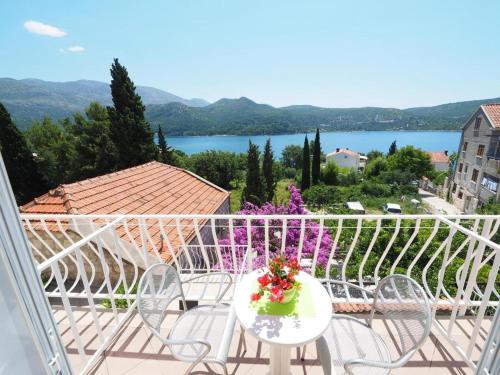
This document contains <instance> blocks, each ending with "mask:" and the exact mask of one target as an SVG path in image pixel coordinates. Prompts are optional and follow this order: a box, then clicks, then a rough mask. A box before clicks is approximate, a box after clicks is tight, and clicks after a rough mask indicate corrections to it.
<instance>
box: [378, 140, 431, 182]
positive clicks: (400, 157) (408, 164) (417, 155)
mask: <svg viewBox="0 0 500 375" xmlns="http://www.w3.org/2000/svg"><path fill="white" fill-rule="evenodd" d="M387 161H388V165H389V169H392V170H400V171H405V172H408V173H411V174H412V175H413V176H414V177H413V178H414V179H418V178H420V177H422V176H427V177H430V178H432V176H433V175H434V173H435V169H434V166H433V165H432V163H431V158H430V156H429V155H428V154H427V153H426V152H424V151H422V150H421V149H419V148H415V147H413V146H405V147H403V148H401V149H399V150H397V151H396V152H395V153H394V154H393V155H391V156H389V157H388V158H387Z"/></svg>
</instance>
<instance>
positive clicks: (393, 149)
mask: <svg viewBox="0 0 500 375" xmlns="http://www.w3.org/2000/svg"><path fill="white" fill-rule="evenodd" d="M397 150H398V146H397V145H396V141H394V142H392V143H391V146H390V147H389V152H388V153H387V156H391V155H394V154H395V153H396V151H397Z"/></svg>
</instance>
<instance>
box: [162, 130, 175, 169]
mask: <svg viewBox="0 0 500 375" xmlns="http://www.w3.org/2000/svg"><path fill="white" fill-rule="evenodd" d="M158 149H159V150H160V155H159V160H160V161H161V162H162V163H165V164H173V153H172V147H170V146H169V145H167V141H166V139H165V136H164V135H163V130H161V126H159V125H158Z"/></svg>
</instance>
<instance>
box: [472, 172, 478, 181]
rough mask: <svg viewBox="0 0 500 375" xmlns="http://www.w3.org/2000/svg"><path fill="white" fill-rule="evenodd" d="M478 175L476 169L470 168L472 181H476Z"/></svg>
mask: <svg viewBox="0 0 500 375" xmlns="http://www.w3.org/2000/svg"><path fill="white" fill-rule="evenodd" d="M478 175H479V171H478V170H477V169H473V170H472V177H471V180H472V182H477V176H478Z"/></svg>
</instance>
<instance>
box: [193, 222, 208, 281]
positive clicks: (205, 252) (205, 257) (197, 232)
mask: <svg viewBox="0 0 500 375" xmlns="http://www.w3.org/2000/svg"><path fill="white" fill-rule="evenodd" d="M193 226H194V232H195V234H196V239H197V240H198V245H199V246H200V250H201V254H202V256H203V261H204V262H205V267H207V272H209V273H210V260H209V259H208V255H207V250H206V249H205V245H204V244H203V238H202V237H201V234H200V228H199V226H198V219H196V218H194V219H193Z"/></svg>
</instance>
